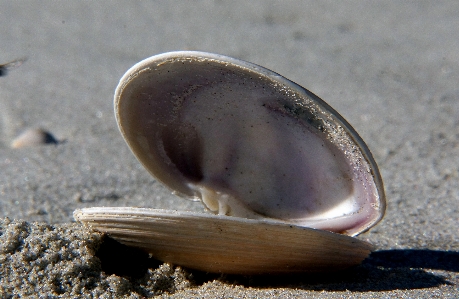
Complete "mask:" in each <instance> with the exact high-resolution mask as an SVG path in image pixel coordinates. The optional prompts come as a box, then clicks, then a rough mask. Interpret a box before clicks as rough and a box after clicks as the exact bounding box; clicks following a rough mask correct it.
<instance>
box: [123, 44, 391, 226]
mask: <svg viewBox="0 0 459 299" xmlns="http://www.w3.org/2000/svg"><path fill="white" fill-rule="evenodd" d="M115 115H116V118H117V122H118V125H119V128H120V131H121V133H122V135H123V136H124V138H125V140H126V142H127V143H128V145H129V146H130V148H131V150H132V152H133V153H134V154H135V156H136V157H137V158H138V159H139V160H140V162H141V163H142V164H143V165H144V166H145V168H146V169H147V170H148V171H149V172H150V173H151V174H152V175H153V176H154V177H155V178H156V179H158V180H159V181H161V182H162V183H164V184H165V185H167V186H168V187H169V188H171V189H172V190H173V191H174V192H175V193H176V194H178V195H181V196H184V197H188V198H198V199H200V200H202V202H203V203H204V205H205V206H206V207H207V208H208V209H209V210H211V211H213V212H215V213H218V214H221V215H228V216H236V217H244V218H254V219H273V220H276V221H282V222H285V223H289V224H294V225H297V226H304V227H311V228H317V229H322V230H329V231H332V232H338V233H343V234H347V235H356V234H358V233H360V232H362V231H364V230H367V229H368V228H370V227H371V226H373V225H374V224H375V223H377V222H378V221H379V220H380V219H381V217H382V216H383V213H384V209H385V202H384V191H383V184H382V180H381V177H380V174H379V171H378V168H377V165H376V163H375V161H374V159H373V157H372V155H371V153H370V151H369V149H368V148H367V146H366V145H365V143H364V142H363V141H362V139H361V138H360V137H359V136H358V134H357V133H356V132H355V130H354V129H353V128H352V127H351V126H350V125H349V124H348V123H347V122H346V121H345V120H344V119H343V118H342V117H341V116H340V115H339V114H338V113H337V112H336V111H335V110H333V109H332V108H331V107H330V106H329V105H327V104H326V103H325V102H323V101H322V100H321V99H319V98H318V97H317V96H315V95H314V94H312V93H311V92H309V91H308V90H306V89H304V88H302V87H301V86H299V85H297V84H295V83H293V82H291V81H289V80H287V79H285V78H284V77H282V76H280V75H278V74H276V73H274V72H272V71H270V70H267V69H265V68H262V67H260V66H257V65H254V64H251V63H248V62H244V61H241V60H237V59H233V58H229V57H226V56H221V55H217V54H210V53H204V52H170V53H165V54H161V55H157V56H153V57H150V58H148V59H146V60H144V61H141V62H139V63H138V64H136V65H134V66H133V67H132V68H131V69H130V70H129V71H128V72H127V73H126V74H125V75H124V76H123V78H122V79H121V81H120V84H119V85H118V88H117V90H116V93H115Z"/></svg>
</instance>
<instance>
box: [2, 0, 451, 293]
mask: <svg viewBox="0 0 459 299" xmlns="http://www.w3.org/2000/svg"><path fill="white" fill-rule="evenodd" d="M458 16H459V4H458V3H457V2H455V1H435V2H432V1H409V2H408V1H403V2H402V1H398V2H387V1H368V2H361V1H346V2H336V1H278V2H275V1H231V2H230V1H193V2H190V3H188V2H178V1H177V2H171V1H155V2H147V1H142V2H123V1H102V2H100V1H99V2H90V1H79V2H76V1H75V2H65V4H64V2H51V1H49V2H47V1H44V2H34V1H21V2H13V1H0V41H1V44H2V51H1V53H0V65H1V64H4V63H7V62H9V61H13V60H15V59H18V58H19V59H20V58H22V57H26V58H27V60H26V61H25V62H24V63H22V65H20V66H18V65H16V67H14V68H13V67H11V68H9V69H6V68H0V75H1V76H0V174H1V175H0V218H2V219H3V220H2V222H0V297H1V298H20V297H22V298H24V297H27V296H28V297H31V298H33V297H37V298H38V297H41V298H58V297H60V298H77V297H101V298H115V297H116V298H117V297H120V296H126V297H133V298H136V297H141V296H146V297H148V296H154V295H159V296H164V297H169V296H170V297H174V296H175V297H199V298H201V297H207V298H215V297H218V298H230V297H238V298H277V297H285V298H302V297H308V298H344V297H345V298H458V297H459V290H458V286H459V274H458V272H459V230H458V222H459V221H458V215H459V213H458V212H459V210H458V202H459V179H458V178H459V159H458V157H459V85H458V82H459V51H458V49H459V30H458V28H459V17H458ZM172 50H201V51H209V52H216V53H221V54H225V55H229V56H233V57H237V58H241V59H244V60H248V61H251V62H254V63H257V64H260V65H263V66H265V67H267V68H270V69H272V70H274V71H276V72H278V73H280V74H282V75H284V76H286V77H287V78H289V79H291V80H293V81H295V82H297V83H299V84H300V85H302V86H304V87H306V88H308V89H310V90H311V91H313V92H314V93H316V94H317V95H319V96H320V97H321V98H323V99H325V100H326V101H327V102H328V103H329V104H330V105H331V106H333V107H334V108H335V109H337V110H338V111H339V112H340V113H341V114H342V115H343V116H344V117H345V118H346V119H347V120H348V121H349V122H350V123H351V124H352V125H353V126H354V127H355V129H356V130H357V131H358V132H359V133H360V135H361V136H362V137H363V139H364V140H365V141H366V142H367V144H368V145H369V147H370V149H372V151H373V154H374V156H375V159H376V160H377V162H378V164H379V166H380V168H381V172H382V176H383V178H384V181H385V186H386V192H387V201H388V209H387V215H386V217H385V218H384V220H383V221H382V222H381V224H379V225H378V226H377V227H375V228H374V229H372V230H371V231H370V232H368V233H365V234H363V235H361V236H360V237H359V238H361V239H363V240H369V241H370V242H372V243H373V244H375V245H376V246H377V248H378V249H377V251H376V252H374V253H373V254H372V255H371V257H370V258H369V259H367V260H366V261H365V262H364V263H363V264H362V265H361V266H359V267H356V268H354V269H351V270H349V271H346V272H344V273H337V274H333V275H322V276H317V275H316V276H293V277H243V276H225V275H223V276H220V275H214V274H206V273H199V272H197V271H193V270H187V269H181V268H180V267H176V266H171V265H166V264H161V263H159V262H157V261H154V260H151V259H148V258H147V257H146V256H144V255H142V254H139V253H138V252H135V251H132V249H130V248H124V247H122V246H119V245H117V244H113V243H112V242H111V241H110V240H108V239H106V238H103V237H102V236H101V235H100V234H98V233H96V232H93V231H91V230H90V229H89V228H85V227H83V226H81V225H79V224H75V223H72V221H73V219H72V212H73V210H74V209H76V208H82V207H89V206H140V207H155V208H174V209H187V210H201V209H202V208H201V207H200V206H199V205H197V204H196V203H193V202H188V201H184V200H181V199H176V198H175V197H174V196H172V195H171V194H170V192H169V191H168V190H166V189H165V188H164V187H162V186H160V185H159V184H158V183H157V182H155V181H154V180H153V179H152V178H151V177H150V176H149V175H148V174H147V173H146V171H145V170H144V169H143V168H142V167H141V166H140V165H139V163H138V162H137V161H136V160H135V158H134V157H133V156H132V155H131V153H130V152H129V149H128V148H127V146H126V145H125V144H124V141H123V140H122V138H121V135H120V134H119V133H118V130H117V128H116V124H115V121H114V117H113V112H112V110H113V107H112V96H113V92H114V88H115V86H116V85H117V82H118V80H119V78H120V77H121V76H122V74H123V73H124V72H125V71H126V70H127V69H128V68H129V67H130V66H131V65H133V64H134V63H136V62H137V61H139V60H141V59H143V58H146V57H149V56H151V55H154V54H158V53H162V52H166V51H172ZM36 127H41V128H44V129H46V130H47V131H49V132H50V133H51V134H52V135H53V136H54V138H56V139H57V141H58V143H57V144H51V145H44V146H32V147H24V148H17V149H13V148H11V147H10V143H11V141H12V140H13V139H14V137H16V136H17V135H19V133H20V132H22V131H23V130H25V129H27V128H36ZM10 219H11V220H10ZM13 219H16V220H13Z"/></svg>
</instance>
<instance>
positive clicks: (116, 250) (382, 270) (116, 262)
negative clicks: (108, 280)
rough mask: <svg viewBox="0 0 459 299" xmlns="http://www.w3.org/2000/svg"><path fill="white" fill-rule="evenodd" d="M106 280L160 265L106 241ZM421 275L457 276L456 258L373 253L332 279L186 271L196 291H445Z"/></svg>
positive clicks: (102, 252)
mask: <svg viewBox="0 0 459 299" xmlns="http://www.w3.org/2000/svg"><path fill="white" fill-rule="evenodd" d="M96 255H97V256H98V257H99V259H100V260H101V264H102V270H103V271H105V272H106V273H107V274H116V275H119V276H124V277H128V278H129V277H130V278H131V279H134V280H135V279H138V278H140V277H142V276H144V275H145V274H146V273H147V270H148V268H156V267H158V266H159V265H161V262H159V261H157V260H155V259H152V258H149V257H148V254H146V253H143V252H141V251H138V250H136V249H133V248H131V247H127V246H124V245H121V244H119V243H118V242H116V241H114V240H113V239H111V238H106V239H105V240H104V242H103V244H102V246H101V248H100V249H99V251H98V253H97V254H96ZM424 269H431V270H445V271H451V272H459V252H455V251H434V250H415V249H406V250H382V251H376V252H373V253H372V254H371V255H370V257H368V258H367V259H366V260H365V261H364V262H363V263H362V264H361V265H359V266H357V267H354V268H351V269H348V270H345V271H340V272H335V273H323V274H301V275H299V274H296V275H283V276H267V275H265V276H242V275H224V274H210V273H204V272H199V271H196V270H187V272H189V273H190V274H191V275H190V277H192V279H193V280H194V285H195V286H199V285H201V284H203V283H206V282H208V281H212V280H215V279H216V280H220V281H221V282H224V283H230V284H236V285H243V286H246V287H258V288H273V287H283V288H297V289H303V290H326V291H347V290H349V291H359V292H367V291H389V290H407V289H422V288H431V287H437V286H440V285H450V284H451V283H450V282H449V281H447V280H446V279H445V278H444V277H442V276H439V275H435V274H432V273H428V272H426V271H425V270H424Z"/></svg>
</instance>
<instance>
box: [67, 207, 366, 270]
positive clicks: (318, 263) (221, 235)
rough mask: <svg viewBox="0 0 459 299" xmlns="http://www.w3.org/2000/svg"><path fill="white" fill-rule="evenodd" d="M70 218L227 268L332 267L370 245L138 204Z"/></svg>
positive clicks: (188, 260)
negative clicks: (142, 206) (137, 205)
mask: <svg viewBox="0 0 459 299" xmlns="http://www.w3.org/2000/svg"><path fill="white" fill-rule="evenodd" d="M73 215H74V218H75V219H76V220H77V221H81V222H84V223H87V224H89V225H91V226H92V227H93V228H95V229H97V230H98V231H101V232H104V233H107V234H109V235H110V236H111V237H113V238H114V239H115V240H117V241H119V242H121V243H123V244H125V245H129V246H134V247H137V248H140V249H143V250H145V251H147V252H148V253H150V254H151V255H152V256H153V257H154V258H156V259H159V260H161V261H164V262H169V263H172V264H176V265H181V266H184V267H189V268H192V269H198V270H202V271H206V272H215V273H219V272H221V273H228V274H246V275H253V274H286V273H299V272H326V271H337V270H342V269H345V268H348V267H350V266H353V265H357V264H359V263H360V262H361V261H362V260H364V259H365V258H366V257H367V256H368V255H369V254H370V252H371V250H372V245H371V244H369V243H367V242H364V241H360V240H358V239H355V238H352V237H348V236H344V235H341V234H336V233H331V232H327V231H321V230H317V229H311V228H304V227H298V226H294V225H288V224H285V223H281V222H274V221H261V220H252V219H245V218H239V217H232V216H221V215H209V214H201V213H192V212H178V211H171V210H158V209H143V208H123V207H119V208H110V207H105V208H102V207H95V208H87V209H81V210H76V211H75V212H74V214H73Z"/></svg>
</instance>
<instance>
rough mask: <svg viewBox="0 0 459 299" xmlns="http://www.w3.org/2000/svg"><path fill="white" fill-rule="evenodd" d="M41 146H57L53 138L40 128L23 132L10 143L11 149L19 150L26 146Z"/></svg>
mask: <svg viewBox="0 0 459 299" xmlns="http://www.w3.org/2000/svg"><path fill="white" fill-rule="evenodd" d="M42 144H57V140H56V139H55V138H54V136H53V135H52V134H51V133H49V132H47V131H45V130H43V129H40V128H32V129H28V130H25V131H24V132H22V133H21V134H20V135H19V136H18V137H16V138H15V139H14V140H13V141H12V142H11V147H12V148H21V147H28V146H36V145H42Z"/></svg>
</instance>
